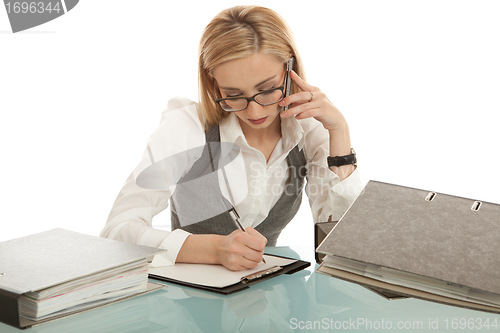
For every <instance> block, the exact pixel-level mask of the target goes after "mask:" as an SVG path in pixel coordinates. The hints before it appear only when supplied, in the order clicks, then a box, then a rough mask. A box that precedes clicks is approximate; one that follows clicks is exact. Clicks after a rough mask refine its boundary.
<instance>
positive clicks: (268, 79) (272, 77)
mask: <svg viewBox="0 0 500 333" xmlns="http://www.w3.org/2000/svg"><path fill="white" fill-rule="evenodd" d="M276 76H277V75H273V76H271V77H268V78H267V79H265V80H264V81H262V82H259V83H258V84H256V85H255V88H257V87H259V86H261V85H263V84H264V83H266V82H268V81H270V80H272V79H274V78H275V77H276ZM219 88H220V89H224V90H241V89H239V88H230V87H219Z"/></svg>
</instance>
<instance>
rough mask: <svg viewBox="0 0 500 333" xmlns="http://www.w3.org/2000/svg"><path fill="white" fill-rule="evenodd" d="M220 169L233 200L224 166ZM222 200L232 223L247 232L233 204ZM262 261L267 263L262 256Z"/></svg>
mask: <svg viewBox="0 0 500 333" xmlns="http://www.w3.org/2000/svg"><path fill="white" fill-rule="evenodd" d="M221 169H222V174H223V175H224V180H225V182H226V188H227V192H228V193H229V197H230V199H231V201H232V202H234V199H233V194H232V193H231V188H230V187H229V182H228V180H227V176H226V171H225V170H224V167H222V168H221ZM222 202H223V203H224V205H225V206H226V208H228V213H229V215H230V216H231V218H232V219H233V221H234V224H236V226H237V227H238V228H239V229H240V230H241V231H243V232H244V233H247V234H248V232H247V231H246V230H245V228H243V226H242V225H241V223H240V215H239V214H238V212H237V211H236V208H234V205H233V204H232V203H230V205H231V207H228V206H227V205H228V204H227V203H226V202H225V201H224V199H222ZM262 262H263V263H264V264H267V263H266V259H264V257H262Z"/></svg>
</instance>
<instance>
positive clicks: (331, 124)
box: [279, 71, 347, 133]
mask: <svg viewBox="0 0 500 333" xmlns="http://www.w3.org/2000/svg"><path fill="white" fill-rule="evenodd" d="M290 76H291V78H292V80H293V81H294V82H295V83H296V84H297V86H298V87H299V88H300V89H301V90H302V91H301V92H298V93H295V94H293V95H290V96H288V97H285V98H284V99H283V100H282V101H281V102H280V103H279V105H280V106H286V105H290V108H289V109H288V110H287V111H286V112H282V113H281V116H282V117H283V118H287V117H291V116H295V118H297V119H304V118H310V117H314V118H315V119H316V120H318V121H319V122H321V123H322V124H323V126H324V127H325V128H326V129H327V130H328V131H329V132H330V133H332V132H333V131H336V130H337V129H343V128H345V127H346V125H347V122H346V120H345V118H344V116H343V115H342V113H341V112H340V111H339V109H337V107H336V106H335V105H334V104H333V103H332V102H330V100H329V99H328V98H327V97H326V95H325V94H324V93H323V92H322V91H321V90H320V89H319V88H318V87H314V86H312V85H310V84H308V83H307V82H305V81H304V80H302V78H300V76H298V75H297V73H295V72H294V71H290Z"/></svg>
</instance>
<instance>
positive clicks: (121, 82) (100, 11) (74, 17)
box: [0, 0, 500, 245]
mask: <svg viewBox="0 0 500 333" xmlns="http://www.w3.org/2000/svg"><path fill="white" fill-rule="evenodd" d="M254 3H255V4H264V5H266V6H268V7H270V8H272V9H274V10H276V11H277V12H279V13H280V14H281V15H282V16H283V17H284V18H285V19H286V20H287V22H288V23H289V25H290V26H291V28H292V30H293V31H294V34H295V36H296V39H297V42H298V45H299V49H300V52H301V54H302V56H303V59H304V62H305V66H306V72H307V80H308V82H309V83H311V84H313V85H315V86H318V87H320V88H321V89H322V90H323V91H324V92H326V93H327V95H328V96H329V98H330V99H331V100H332V101H333V102H334V103H335V104H336V105H337V106H338V107H339V109H340V110H341V111H342V112H343V113H344V115H345V117H346V119H347V120H348V122H349V124H350V128H351V136H352V145H353V147H355V149H356V151H357V153H358V161H359V168H360V170H361V172H362V176H363V179H364V181H365V182H366V181H368V180H369V179H374V180H380V181H385V182H391V183H395V184H400V185H405V186H412V187H417V188H422V189H426V190H433V191H437V192H443V193H448V194H453V195H458V196H463V197H468V198H474V199H478V200H484V201H489V202H494V203H500V191H499V190H498V188H499V186H500V180H499V178H498V176H497V170H498V169H499V168H500V158H499V154H498V148H497V145H498V143H499V141H500V140H499V139H500V134H499V128H498V127H499V126H498V120H499V117H498V114H499V113H500V94H499V92H500V61H499V59H500V43H499V41H500V20H499V19H498V18H499V17H500V2H498V1H439V0H434V1H423V0H420V1H307V2H303V1H300V2H294V1H265V2H261V1H255V2H254ZM236 4H240V3H237V2H234V1H215V2H214V1H205V2H201V1H198V2H196V4H193V2H191V1H175V2H174V1H154V0H148V1H124V0H120V1H118V0H106V1H92V0H83V1H80V3H79V4H78V5H77V6H76V7H75V8H74V9H73V10H72V11H70V12H69V13H67V14H66V15H64V16H62V17H60V18H58V19H56V20H54V21H52V22H49V23H46V24H44V25H41V26H39V27H35V28H33V29H30V30H28V31H26V32H21V33H17V34H12V33H11V31H10V25H9V22H8V18H7V15H6V12H5V10H4V9H3V7H0V114H1V120H0V142H1V154H2V155H1V163H0V173H1V177H2V178H1V193H2V198H1V199H2V200H1V210H0V219H1V220H0V221H1V222H0V241H4V240H8V239H11V238H15V237H20V236H24V235H28V234H31V233H35V232H39V231H44V230H48V229H51V228H54V227H63V228H66V229H69V230H74V231H79V232H83V233H87V234H91V235H98V234H99V232H100V231H101V229H102V227H103V226H104V223H105V221H106V218H107V215H108V213H109V210H110V208H111V206H112V204H113V202H114V200H115V198H116V195H117V194H118V191H119V190H120V188H121V186H122V184H123V182H124V181H125V179H126V177H127V176H128V175H129V174H130V172H131V171H132V169H133V168H134V167H135V165H136V163H138V161H139V158H140V157H141V155H142V153H143V150H144V148H145V145H146V143H147V140H148V138H149V135H150V134H151V133H152V132H153V130H154V129H155V128H156V126H157V125H158V123H159V120H160V114H161V112H162V111H163V109H164V108H165V107H166V105H167V101H168V100H169V99H170V98H171V97H174V96H178V95H181V96H185V97H188V98H191V99H194V100H196V99H197V72H196V70H197V54H196V53H197V46H198V41H199V37H200V35H201V32H202V30H203V28H204V27H205V26H206V24H207V23H208V22H209V21H210V19H211V18H212V17H213V16H214V15H215V14H217V13H218V12H219V11H220V10H222V9H224V8H226V7H230V6H233V5H236ZM166 219H168V214H166V215H165V214H163V216H162V217H158V220H157V221H156V223H157V224H166V223H167V220H166ZM312 237H313V233H312V217H311V214H310V210H309V207H308V205H307V203H306V201H304V205H303V206H302V209H301V211H300V213H299V215H298V216H297V217H296V218H295V219H294V221H293V222H292V224H291V225H290V226H289V227H288V228H287V229H286V230H285V232H284V233H283V235H282V237H281V238H280V240H279V242H278V245H312V239H313V238H312Z"/></svg>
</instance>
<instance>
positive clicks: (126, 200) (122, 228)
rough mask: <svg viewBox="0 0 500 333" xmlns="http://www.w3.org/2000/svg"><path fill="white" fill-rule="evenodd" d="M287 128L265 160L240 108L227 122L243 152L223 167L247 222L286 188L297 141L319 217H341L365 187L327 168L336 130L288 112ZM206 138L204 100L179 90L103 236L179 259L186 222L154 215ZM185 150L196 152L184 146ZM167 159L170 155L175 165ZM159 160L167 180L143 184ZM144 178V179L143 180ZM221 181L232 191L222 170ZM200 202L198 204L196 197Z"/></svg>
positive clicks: (224, 128)
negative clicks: (175, 223) (179, 225)
mask: <svg viewBox="0 0 500 333" xmlns="http://www.w3.org/2000/svg"><path fill="white" fill-rule="evenodd" d="M281 129H282V139H281V140H280V141H279V142H278V144H277V145H276V147H275V148H274V151H273V153H272V155H271V157H270V159H269V161H266V158H265V157H264V155H263V154H262V153H261V152H260V151H259V150H257V149H255V148H252V147H251V146H250V145H248V143H247V141H246V139H245V136H244V134H243V132H242V130H241V127H240V125H239V121H238V118H237V116H236V115H235V114H233V113H231V114H230V115H229V116H228V117H226V118H224V119H223V120H222V121H221V122H220V136H221V142H223V143H224V142H227V143H232V144H235V145H237V147H239V150H240V152H239V154H238V156H237V157H236V158H235V159H234V160H232V161H231V162H230V163H229V164H227V165H225V166H224V171H225V173H226V175H227V178H228V183H229V184H230V190H231V194H232V197H233V199H234V201H235V202H233V204H234V206H235V208H236V210H237V212H238V213H239V215H240V217H241V222H242V225H243V227H245V228H246V227H250V226H251V227H254V228H255V227H256V226H258V225H259V224H260V223H261V222H262V221H263V220H264V219H265V218H266V216H267V215H268V213H269V211H270V210H271V209H272V207H273V206H274V204H275V203H276V202H277V201H278V199H279V198H280V197H281V195H282V194H283V192H284V191H285V190H286V188H287V187H286V181H287V179H288V173H289V171H290V170H289V169H288V164H287V161H286V157H287V155H288V153H289V152H290V151H291V150H292V149H293V148H294V147H295V146H296V145H298V148H299V149H303V150H304V155H305V158H306V168H307V176H306V178H307V183H306V186H305V191H306V194H307V196H308V198H309V203H310V206H311V211H312V214H313V219H314V222H315V223H316V222H318V221H320V222H321V221H327V220H328V219H329V217H330V216H331V217H332V219H333V221H336V220H338V219H339V218H340V217H341V216H342V214H343V213H344V212H345V211H346V210H347V208H349V206H350V205H351V203H352V202H353V201H354V199H356V197H357V196H358V195H359V193H360V192H361V190H362V189H363V184H362V182H361V179H360V176H359V172H358V170H357V169H356V170H355V171H354V172H353V173H352V174H351V175H350V176H349V177H348V178H346V179H344V180H343V181H340V179H339V177H338V176H337V175H336V174H335V173H334V172H332V171H331V170H330V169H329V168H328V166H327V156H328V155H329V135H328V131H327V130H326V129H325V128H324V127H323V125H322V124H321V123H320V122H319V121H317V120H315V119H312V118H308V119H303V120H297V119H295V118H294V117H290V118H285V119H281ZM204 144H205V132H204V130H203V126H202V124H201V122H200V120H199V117H198V104H197V103H195V102H193V101H190V100H188V99H185V98H179V97H177V98H174V99H172V100H170V101H169V103H168V107H167V109H166V110H165V111H164V112H163V114H162V118H161V122H160V126H159V127H158V128H157V129H156V131H155V132H154V133H153V134H152V136H151V138H150V139H149V143H148V147H147V149H146V150H145V152H144V154H143V157H142V160H141V161H140V163H139V165H138V166H137V167H136V169H135V170H134V171H133V173H132V174H131V175H130V177H129V178H128V179H127V181H126V182H125V185H124V186H123V188H122V190H121V191H120V193H119V194H118V197H117V199H116V201H115V203H114V205H113V208H112V210H111V212H110V214H109V217H108V221H107V223H106V225H105V227H104V229H103V230H102V232H101V237H107V238H111V239H116V240H119V241H125V242H130V243H135V244H140V245H146V246H152V247H160V248H163V249H166V250H167V251H166V252H165V253H163V254H160V255H157V256H155V259H154V261H153V264H154V265H173V264H174V263H175V260H176V258H177V254H178V253H179V250H180V248H181V247H182V244H183V243H184V241H185V239H186V238H187V236H189V235H190V234H189V233H187V232H185V231H183V230H181V229H177V230H174V231H172V232H168V231H164V230H159V229H155V228H153V227H152V219H153V216H155V215H156V214H158V213H159V212H161V211H162V210H164V209H165V208H167V207H168V202H169V199H170V197H171V193H173V191H174V190H175V182H176V181H177V180H179V179H180V178H181V177H182V176H183V175H185V174H186V173H187V172H188V171H189V169H190V168H191V166H192V165H193V163H194V162H195V161H196V160H197V159H198V158H199V157H200V155H201V149H202V147H203V146H204ZM197 148H199V149H198V150H197ZM186 151H189V152H192V153H191V154H182V152H186ZM198 151H200V153H198ZM165 161H169V163H168V165H165V164H164V162H165ZM155 162H156V163H160V164H162V166H163V172H164V175H165V176H164V178H165V179H168V181H165V179H163V180H161V179H156V180H153V181H151V180H150V181H148V182H146V183H148V184H153V185H152V186H147V187H149V188H143V187H139V186H138V185H137V184H136V179H137V178H138V177H139V175H141V172H143V171H145V170H146V169H147V168H148V167H151V165H152V164H154V163H155ZM242 170H243V171H242ZM219 173H220V172H219ZM242 175H243V176H242ZM245 175H246V177H244V176H245ZM139 184H141V185H142V186H145V185H143V182H139ZM219 185H220V189H221V192H222V193H223V194H224V196H225V197H226V198H228V199H229V198H230V197H229V196H228V191H227V185H226V183H225V182H224V177H223V176H222V174H220V176H219ZM193 207H194V208H196V206H195V204H194V205H193ZM209 217H212V216H207V218H209Z"/></svg>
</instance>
